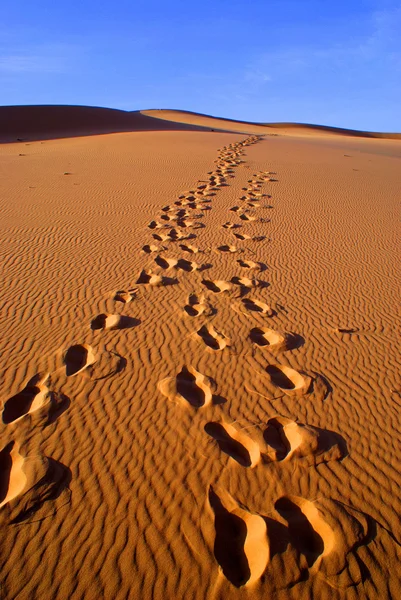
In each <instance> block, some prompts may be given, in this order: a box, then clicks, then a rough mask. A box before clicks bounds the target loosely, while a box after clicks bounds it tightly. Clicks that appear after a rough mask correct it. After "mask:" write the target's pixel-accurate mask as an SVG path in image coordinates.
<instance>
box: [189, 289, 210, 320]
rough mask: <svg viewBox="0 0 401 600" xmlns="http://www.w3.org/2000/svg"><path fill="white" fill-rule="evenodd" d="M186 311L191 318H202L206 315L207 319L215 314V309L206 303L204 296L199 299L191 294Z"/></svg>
mask: <svg viewBox="0 0 401 600" xmlns="http://www.w3.org/2000/svg"><path fill="white" fill-rule="evenodd" d="M184 310H185V312H186V313H187V315H189V316H190V317H200V315H203V314H204V315H205V316H207V317H209V316H211V315H212V314H214V312H215V311H214V309H213V308H212V307H211V306H210V305H209V304H207V303H206V302H205V298H204V296H200V297H198V296H197V295H196V294H190V296H189V298H188V303H187V304H186V305H185V306H184Z"/></svg>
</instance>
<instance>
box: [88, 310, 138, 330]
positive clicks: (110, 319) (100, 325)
mask: <svg viewBox="0 0 401 600" xmlns="http://www.w3.org/2000/svg"><path fill="white" fill-rule="evenodd" d="M140 322H141V321H140V319H135V318H134V317H127V316H120V315H107V314H105V313H102V314H100V315H98V316H97V317H95V318H94V319H93V320H92V321H91V329H92V330H93V331H96V330H98V329H130V328H131V327H135V326H136V325H139V324H140Z"/></svg>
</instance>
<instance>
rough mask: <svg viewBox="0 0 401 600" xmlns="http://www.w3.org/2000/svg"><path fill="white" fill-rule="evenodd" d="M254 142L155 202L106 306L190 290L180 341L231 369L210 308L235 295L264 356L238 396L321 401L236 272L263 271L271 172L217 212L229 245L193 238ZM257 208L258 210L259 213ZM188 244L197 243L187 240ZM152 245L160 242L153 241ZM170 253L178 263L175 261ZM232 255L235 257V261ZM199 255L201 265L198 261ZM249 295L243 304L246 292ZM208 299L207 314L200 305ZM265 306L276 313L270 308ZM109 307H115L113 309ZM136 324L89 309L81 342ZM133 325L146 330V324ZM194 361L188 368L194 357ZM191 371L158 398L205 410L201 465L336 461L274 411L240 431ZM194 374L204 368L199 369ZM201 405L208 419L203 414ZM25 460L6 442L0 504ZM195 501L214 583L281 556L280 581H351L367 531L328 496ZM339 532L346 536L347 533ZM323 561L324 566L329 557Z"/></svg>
mask: <svg viewBox="0 0 401 600" xmlns="http://www.w3.org/2000/svg"><path fill="white" fill-rule="evenodd" d="M261 140H262V136H256V135H251V136H249V137H247V138H246V139H245V140H243V141H241V142H235V143H231V144H229V145H228V146H224V147H223V148H222V149H221V150H220V151H219V154H218V158H217V159H216V160H215V161H214V163H215V168H214V169H213V170H211V171H210V172H209V173H208V174H207V175H208V176H209V177H208V178H207V179H205V180H198V182H197V184H196V185H194V186H193V187H192V188H191V189H189V190H185V191H183V192H182V193H180V194H179V195H178V198H177V199H164V201H163V206H162V207H161V208H160V209H159V211H158V214H157V215H156V216H155V217H154V218H153V219H152V220H151V221H150V222H149V223H148V224H147V225H146V231H147V230H149V231H148V235H149V237H150V238H151V239H150V240H149V243H146V244H145V245H143V246H142V248H141V249H140V250H139V252H140V253H141V256H142V258H143V263H144V264H143V265H142V268H141V270H140V272H139V274H137V276H136V277H135V276H134V277H133V278H132V279H133V281H132V282H131V283H130V284H129V285H127V282H126V283H122V284H121V289H119V290H117V291H115V293H114V294H113V295H112V298H113V300H114V302H115V303H116V304H115V306H116V307H119V308H120V309H121V310H125V311H126V310H129V309H130V308H131V306H134V307H135V305H136V303H137V301H138V300H139V298H140V300H141V302H151V301H152V300H151V299H150V300H148V298H151V296H152V294H157V293H159V292H158V291H157V288H159V291H160V290H161V291H162V292H163V290H164V288H166V291H165V292H163V293H168V292H167V289H168V288H170V286H171V288H172V293H174V290H175V289H176V288H177V289H179V288H180V286H182V283H183V282H189V281H190V282H193V287H192V289H193V290H194V291H193V292H192V293H190V294H189V295H187V296H186V298H187V300H186V304H184V303H182V304H181V305H180V308H179V313H180V316H181V318H184V317H191V318H190V319H187V320H186V321H185V323H188V324H189V325H188V327H191V326H193V330H192V333H191V334H190V337H191V343H197V342H199V344H201V345H203V348H204V350H202V352H203V351H204V352H205V353H206V352H209V356H211V355H213V356H215V355H217V356H221V355H222V354H223V355H226V354H229V355H230V353H231V354H232V361H235V360H236V358H235V353H234V352H233V350H232V348H231V347H232V342H231V340H230V338H229V337H227V336H226V335H225V334H224V333H222V331H221V328H222V329H224V330H225V325H226V323H220V314H221V312H223V311H220V308H219V307H220V306H229V305H230V303H231V302H232V299H233V298H235V299H236V300H235V301H234V303H232V305H231V306H232V308H233V309H234V310H235V312H236V313H238V314H239V315H240V316H241V318H242V319H244V320H246V323H247V324H248V325H249V328H248V331H249V334H248V335H247V338H246V340H244V343H246V344H247V349H248V352H249V354H252V353H253V352H259V354H260V355H262V354H263V357H268V358H266V359H265V360H266V363H265V367H264V369H263V371H262V372H260V373H258V376H257V377H255V378H254V381H252V382H249V381H244V386H243V389H242V390H240V392H241V393H251V394H253V393H254V394H255V399H256V398H257V396H258V395H259V396H262V395H263V394H262V393H261V388H260V381H262V380H263V381H264V382H265V384H266V387H267V388H268V390H269V396H266V399H267V400H270V402H271V403H272V402H274V401H275V400H278V399H282V398H288V399H291V398H294V397H295V398H296V399H297V401H298V402H303V401H309V399H310V398H312V397H313V398H315V397H318V398H320V399H325V397H326V396H327V394H328V386H327V385H326V383H325V380H324V378H323V377H321V376H319V375H317V374H313V373H310V374H309V373H307V372H305V371H303V370H301V369H298V368H297V369H295V368H292V367H290V366H287V365H285V364H282V363H281V362H278V361H279V359H278V356H277V355H279V354H280V355H281V354H282V353H284V352H286V353H288V352H292V351H294V350H296V349H297V348H298V347H299V346H300V345H301V344H302V343H303V342H304V340H303V338H301V336H299V335H298V334H296V333H293V332H285V331H281V330H280V329H274V328H271V327H267V326H265V323H266V319H273V318H274V317H275V316H276V315H277V312H276V311H275V310H273V308H272V307H271V306H270V303H269V302H268V299H267V298H266V296H265V290H266V288H267V287H268V286H269V282H268V281H264V280H263V279H256V278H251V277H246V276H244V275H243V272H244V270H245V271H247V272H249V275H251V276H252V274H253V272H257V273H258V274H259V273H262V272H265V271H268V267H267V265H266V264H265V263H264V262H261V261H259V260H254V258H255V257H253V258H252V256H253V255H254V254H255V252H253V250H252V247H253V248H255V247H256V246H255V244H260V243H261V242H265V241H266V240H267V241H268V236H267V235H253V233H254V229H253V227H254V225H255V224H257V225H258V226H262V227H263V231H262V233H263V234H264V233H265V231H264V229H266V233H267V229H268V224H269V223H270V218H266V217H262V216H260V214H261V213H262V214H265V215H266V214H272V215H274V212H275V211H274V210H273V211H272V209H273V208H274V205H273V204H265V201H266V200H265V199H266V198H268V199H270V198H271V197H272V196H271V194H270V193H269V194H267V193H266V192H265V190H264V185H265V184H267V183H269V184H270V183H274V182H277V179H276V173H274V172H270V171H261V172H258V173H255V174H253V175H252V177H251V178H249V179H248V181H247V185H245V186H244V187H242V188H241V191H240V193H241V196H240V197H239V198H238V199H237V200H235V205H233V206H231V207H230V208H228V209H227V213H228V216H229V217H230V219H232V220H229V221H226V222H225V223H223V224H222V225H221V226H220V225H219V229H220V227H221V230H222V231H221V233H222V235H224V236H225V237H226V238H230V239H227V242H226V243H221V244H219V245H218V246H217V247H214V248H208V246H207V245H206V244H205V243H203V244H202V239H203V238H202V236H203V233H204V231H205V230H206V229H208V227H209V226H210V225H209V219H208V216H209V213H210V211H212V210H213V204H214V203H215V201H216V198H217V197H218V194H221V191H222V190H224V189H225V188H227V187H229V186H231V185H232V182H233V179H234V178H235V172H236V169H238V168H239V167H241V166H242V167H243V166H244V165H245V160H244V155H245V148H246V147H247V146H250V145H252V144H255V143H258V142H260V141H261ZM242 192H243V193H242ZM166 202H168V204H165V203H166ZM267 210H268V211H269V212H268V213H266V212H265V213H263V212H262V211H267ZM236 220H237V221H236ZM247 231H248V232H250V233H247ZM257 233H258V232H257ZM233 237H234V238H235V240H236V241H238V244H239V245H238V247H237V246H235V245H233V244H231V243H230V240H231V241H232V240H233ZM195 239H196V244H198V243H199V246H200V247H198V245H193V244H192V243H188V241H189V240H195ZM153 241H157V242H162V244H158V245H156V244H155V243H153ZM177 242H179V243H177ZM203 242H205V239H203ZM241 242H243V243H242V244H240V243H241ZM259 247H260V246H259ZM262 247H263V246H262ZM178 248H179V249H180V251H181V252H182V253H187V255H189V256H187V258H185V255H184V257H183V256H182V254H181V255H178V254H177V251H178V250H177V249H178ZM200 248H204V249H203V250H201V249H200ZM165 253H166V254H165ZM210 254H211V255H212V256H214V257H216V261H217V262H218V261H223V260H225V261H227V262H228V265H229V266H230V268H231V269H232V272H227V273H226V274H223V275H222V276H223V277H224V279H214V278H212V277H213V276H212V275H210V277H211V278H210V279H202V275H200V273H202V272H203V271H205V270H207V269H211V268H213V266H214V265H213V264H212V263H209V262H207V258H208V256H209V255H210ZM238 254H239V255H240V256H241V258H237V257H238ZM191 255H197V256H196V258H197V261H194V260H190V258H191ZM231 255H232V256H231ZM199 256H201V257H202V258H201V259H199ZM203 257H205V258H203ZM198 260H199V262H198ZM213 262H214V261H213ZM224 264H225V263H224ZM160 269H161V270H162V271H165V272H166V271H167V272H168V273H166V274H165V275H170V272H171V273H173V274H179V278H178V277H177V278H176V277H171V276H169V277H167V276H165V275H161V274H159V273H160ZM155 270H156V272H155ZM241 273H242V274H241ZM132 285H135V286H136V287H131V286H132ZM199 290H201V291H199ZM251 292H252V294H253V295H254V297H251V296H249V295H248V294H250V293H251ZM238 293H239V296H238ZM213 296H215V298H214V300H213V302H215V304H216V306H217V307H218V308H215V307H214V306H212V305H211V303H210V301H209V298H210V297H212V298H213ZM219 302H221V305H220V304H219ZM224 303H225V304H224ZM275 306H276V307H278V305H277V304H276V305H275ZM238 307H239V308H238ZM115 310H116V311H118V308H116V309H115ZM95 315H96V313H95ZM258 317H259V318H260V321H259V322H258V321H257V319H258ZM212 318H213V324H212V323H211V319H212ZM237 318H238V317H237ZM261 323H263V324H261ZM139 325H142V322H141V320H140V319H137V318H136V317H134V316H132V315H127V314H120V313H119V312H115V313H114V312H110V313H109V312H100V313H99V314H97V315H96V316H94V318H93V319H92V320H91V322H90V323H89V324H87V329H88V330H90V331H91V335H92V338H91V339H92V340H97V339H99V337H95V336H100V337H102V336H103V337H104V336H107V335H109V334H108V333H107V332H108V331H110V330H115V332H114V333H113V335H118V336H119V335H130V333H129V332H128V330H130V329H133V328H135V327H136V326H139ZM143 325H144V326H146V323H143ZM125 330H127V331H125ZM88 333H89V332H88ZM132 333H134V332H132ZM110 335H111V334H110ZM193 340H195V341H196V342H194V341H193ZM230 348H231V349H230ZM179 358H180V357H176V359H179ZM280 358H282V357H281V356H280ZM185 360H187V358H186V359H185ZM192 360H193V359H192V358H189V359H188V361H191V362H192ZM62 362H63V370H64V372H65V376H66V377H67V378H70V377H75V376H77V375H81V376H82V377H85V376H86V377H88V378H90V379H93V380H97V379H103V378H106V377H113V376H115V375H117V374H118V373H119V372H120V371H121V370H123V369H124V368H125V364H126V360H125V359H124V358H123V357H121V356H119V355H118V354H116V353H114V352H112V351H106V350H104V351H103V352H99V351H98V350H97V349H96V346H92V342H91V344H89V343H86V341H85V342H83V343H76V344H73V345H71V346H70V347H69V348H68V349H67V350H66V351H65V352H64V354H63V359H62ZM193 364H196V365H197V363H196V362H195V361H194V363H193ZM193 364H190V363H189V362H187V363H186V364H184V365H182V366H180V367H178V368H177V369H176V371H175V372H174V373H171V372H170V373H168V374H166V377H164V378H162V379H161V380H160V381H159V382H158V384H157V390H158V392H159V395H160V396H161V397H162V398H163V399H164V401H165V400H166V399H167V400H168V401H169V402H171V403H173V404H174V405H176V406H175V407H173V409H174V410H177V412H178V411H183V412H184V411H186V410H187V411H189V414H195V413H196V414H197V412H198V411H205V412H201V414H202V415H203V418H204V419H205V420H206V418H207V422H206V423H205V424H204V427H203V434H204V435H205V436H207V438H208V440H209V441H210V446H208V448H209V449H210V456H209V460H210V461H213V460H215V456H214V454H215V453H217V455H219V453H220V455H221V456H222V457H223V458H224V457H225V460H226V461H228V462H227V465H226V466H222V470H224V469H226V468H227V469H231V468H233V469H239V470H240V471H242V470H246V471H247V472H249V471H252V473H253V474H255V473H256V471H258V470H259V471H260V470H263V472H264V476H265V477H269V476H274V474H275V473H277V472H278V471H274V472H273V471H269V467H271V465H275V467H276V469H280V468H284V467H285V465H286V464H287V463H290V464H291V463H295V461H300V462H302V464H303V465H307V466H308V467H310V468H315V467H316V466H317V465H319V464H321V463H325V462H328V461H342V460H343V459H344V458H346V456H347V446H346V442H345V440H344V439H343V438H342V437H341V435H340V434H338V433H336V432H332V431H327V430H324V429H320V428H318V427H315V426H311V425H308V424H302V423H298V422H297V421H295V420H292V419H289V418H287V417H283V416H282V415H277V416H275V417H270V418H267V419H266V421H265V423H263V424H261V425H260V426H258V427H259V430H260V431H259V436H258V435H256V428H254V430H250V431H249V432H248V431H247V432H246V433H245V431H244V428H242V427H241V426H240V425H239V424H237V423H234V422H229V421H228V420H227V416H226V415H225V414H224V409H223V407H222V406H220V405H221V404H223V402H224V399H223V402H222V401H221V398H220V397H219V396H215V395H214V392H215V391H216V385H217V386H218V381H215V380H214V379H213V378H212V377H210V376H209V375H205V374H203V373H202V372H200V371H199V370H197V368H195V367H194V366H193ZM199 368H202V370H203V367H199ZM205 371H206V369H205ZM49 386H50V384H49V374H47V373H46V374H40V373H39V374H37V375H36V376H35V377H33V378H31V379H30V380H29V381H28V382H27V384H26V386H25V387H24V388H23V389H22V390H21V391H19V392H18V393H17V394H15V395H13V396H11V397H10V398H7V399H6V400H5V402H4V403H3V411H2V419H3V423H4V424H6V425H11V427H13V426H14V424H17V422H18V421H20V420H21V419H23V418H25V417H27V416H28V415H32V414H33V413H35V412H37V411H39V409H42V408H43V407H44V406H45V405H46V403H51V401H52V398H53V396H52V392H51V391H50V387H49ZM166 404H167V403H166ZM212 409H213V411H214V412H213V416H211V413H210V411H211V410H212ZM191 411H192V412H191ZM15 426H16V427H17V425H15ZM25 462H26V458H25V457H24V456H22V455H21V454H20V453H19V447H18V445H15V444H14V443H13V442H10V443H9V444H7V445H6V446H5V447H4V448H3V449H2V450H1V451H0V508H1V507H2V506H4V505H6V504H8V503H9V502H11V501H12V500H14V499H15V498H17V497H18V496H20V495H23V493H24V490H25V489H26V485H27V476H26V474H25V471H24V468H23V467H24V465H25ZM222 463H223V460H222ZM272 474H273V475H272ZM205 495H206V496H207V500H208V503H209V506H210V509H211V514H212V515H213V518H214V534H215V537H214V541H213V554H214V557H215V560H216V563H217V564H218V565H219V568H220V569H221V572H222V573H223V575H224V577H225V578H226V579H227V580H228V581H229V582H230V583H231V584H232V585H233V586H234V587H236V588H240V587H242V586H250V585H252V584H254V583H255V582H256V581H258V580H260V579H261V578H262V576H263V575H264V574H265V573H269V569H271V568H273V567H274V566H275V565H276V564H279V561H280V560H282V561H283V562H282V564H281V567H280V568H281V569H282V572H283V573H286V569H285V564H286V558H287V556H288V555H289V554H291V556H293V558H291V560H294V561H295V563H296V564H297V565H298V564H299V569H298V570H299V579H298V580H297V579H296V577H295V580H293V579H291V582H290V583H291V584H294V583H296V582H298V581H302V577H305V573H306V572H307V574H308V576H312V575H315V574H316V573H317V571H318V568H320V566H321V565H323V568H322V571H323V573H324V577H326V578H327V579H330V582H331V583H330V584H331V585H335V581H336V578H339V577H342V578H343V579H344V580H345V581H346V582H347V585H353V584H355V583H357V582H358V574H357V575H355V569H354V570H352V567H349V566H348V565H349V561H350V560H351V559H350V556H351V555H352V553H353V551H354V549H355V548H356V547H357V546H358V545H360V544H362V543H364V542H365V541H366V539H367V533H366V524H365V523H364V522H363V519H362V518H361V519H360V518H359V516H358V515H357V514H356V511H355V512H352V509H350V510H348V509H345V508H344V507H341V506H340V503H339V502H336V501H334V500H331V499H330V498H329V499H326V500H324V501H322V502H320V503H319V502H318V501H316V502H315V501H311V500H308V499H306V498H302V497H299V496H293V495H290V494H285V493H282V494H281V495H279V497H277V499H276V501H275V502H274V504H273V505H270V506H266V511H265V512H264V513H263V514H259V513H257V512H255V511H253V510H251V509H250V508H249V509H248V507H246V506H245V505H243V504H242V503H240V502H237V500H235V499H234V497H233V496H231V495H230V493H229V492H228V491H227V490H225V489H223V488H221V489H214V488H213V487H212V486H211V485H210V487H209V489H208V490H205ZM267 515H268V516H267ZM272 515H273V516H272ZM341 527H344V528H346V531H347V532H348V533H347V535H345V533H344V530H342V529H341ZM350 532H351V533H350ZM350 540H351V541H350ZM333 556H335V559H333V560H332V557H333ZM294 557H295V558H294ZM300 557H301V558H300ZM305 561H306V562H305ZM344 573H346V575H344ZM291 577H292V576H291Z"/></svg>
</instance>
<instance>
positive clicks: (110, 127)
mask: <svg viewBox="0 0 401 600" xmlns="http://www.w3.org/2000/svg"><path fill="white" fill-rule="evenodd" d="M211 129H212V130H218V131H226V132H228V131H230V132H235V133H238V132H239V133H258V134H261V135H269V134H270V135H274V134H280V135H283V134H284V135H285V134H286V133H288V134H292V135H294V134H296V135H303V136H309V135H317V134H320V135H344V136H352V137H363V138H385V139H401V134H400V133H379V132H368V131H356V130H352V129H343V128H338V127H328V126H324V125H310V124H302V123H253V122H250V121H235V120H233V119H224V118H220V117H213V116H210V115H204V114H200V113H194V112H190V111H183V110H169V109H167V110H163V109H152V110H142V111H123V110H116V109H112V108H100V107H94V106H67V105H66V106H63V105H54V106H53V105H43V106H2V107H0V142H16V141H18V140H43V139H54V138H64V137H76V136H83V135H99V134H105V133H115V132H129V131H167V130H169V131H183V130H184V131H205V130H208V131H210V130H211Z"/></svg>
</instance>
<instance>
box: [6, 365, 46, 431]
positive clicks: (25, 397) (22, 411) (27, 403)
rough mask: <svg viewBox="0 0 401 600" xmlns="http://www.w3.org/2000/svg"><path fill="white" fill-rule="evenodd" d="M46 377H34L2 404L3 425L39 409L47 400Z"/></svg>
mask: <svg viewBox="0 0 401 600" xmlns="http://www.w3.org/2000/svg"><path fill="white" fill-rule="evenodd" d="M45 380H46V376H43V375H40V374H39V375H35V376H34V377H32V379H31V380H30V381H29V382H28V384H27V385H26V387H25V388H24V389H23V390H22V391H21V392H18V394H16V395H15V396H12V397H11V398H9V399H8V400H7V401H6V402H5V404H4V410H3V423H5V424H6V425H8V424H9V423H13V422H14V421H16V420H17V419H19V418H20V417H23V416H24V415H27V414H28V413H29V412H33V411H34V410H37V409H39V408H40V407H41V406H42V405H43V403H44V402H45V401H46V400H47V399H48V398H49V394H50V392H49V390H48V388H47V386H46V385H45Z"/></svg>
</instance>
